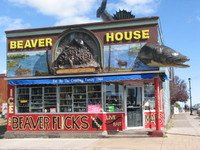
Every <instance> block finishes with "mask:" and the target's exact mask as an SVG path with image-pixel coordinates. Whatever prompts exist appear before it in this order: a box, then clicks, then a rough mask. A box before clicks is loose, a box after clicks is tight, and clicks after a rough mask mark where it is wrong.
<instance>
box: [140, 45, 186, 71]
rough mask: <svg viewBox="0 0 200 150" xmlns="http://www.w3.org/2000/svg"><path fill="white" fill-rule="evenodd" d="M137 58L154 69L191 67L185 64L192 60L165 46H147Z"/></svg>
mask: <svg viewBox="0 0 200 150" xmlns="http://www.w3.org/2000/svg"><path fill="white" fill-rule="evenodd" d="M137 57H138V59H139V60H140V61H141V62H142V63H144V64H146V65H148V66H153V67H177V68H187V67H190V66H189V65H187V64H184V63H185V62H187V61H189V60H190V59H189V58H188V57H186V56H184V55H182V54H181V53H179V52H177V51H175V50H173V49H171V48H169V47H167V46H165V45H159V44H145V45H144V46H143V47H142V48H141V50H140V52H139V53H138V56H137Z"/></svg>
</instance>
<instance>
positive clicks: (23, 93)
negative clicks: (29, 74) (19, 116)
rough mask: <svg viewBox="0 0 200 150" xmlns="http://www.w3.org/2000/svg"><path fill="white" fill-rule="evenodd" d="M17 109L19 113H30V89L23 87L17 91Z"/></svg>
mask: <svg viewBox="0 0 200 150" xmlns="http://www.w3.org/2000/svg"><path fill="white" fill-rule="evenodd" d="M17 95H18V96H17V107H18V112H19V113H28V112H29V88H26V87H21V88H18V89H17Z"/></svg>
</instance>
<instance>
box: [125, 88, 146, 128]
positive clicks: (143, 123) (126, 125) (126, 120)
mask: <svg viewBox="0 0 200 150" xmlns="http://www.w3.org/2000/svg"><path fill="white" fill-rule="evenodd" d="M135 87H141V88H142V126H138V127H128V117H127V92H128V89H131V88H135ZM124 95H125V100H124V106H125V107H124V108H125V128H126V129H127V130H129V129H141V128H144V126H145V122H144V121H145V118H144V117H145V116H144V107H143V101H144V85H128V86H126V88H125V91H124Z"/></svg>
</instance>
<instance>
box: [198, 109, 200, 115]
mask: <svg viewBox="0 0 200 150" xmlns="http://www.w3.org/2000/svg"><path fill="white" fill-rule="evenodd" d="M197 114H198V115H199V116H200V108H198V109H197Z"/></svg>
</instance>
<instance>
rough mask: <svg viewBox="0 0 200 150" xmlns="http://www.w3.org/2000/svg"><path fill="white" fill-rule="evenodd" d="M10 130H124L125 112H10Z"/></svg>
mask: <svg viewBox="0 0 200 150" xmlns="http://www.w3.org/2000/svg"><path fill="white" fill-rule="evenodd" d="M7 130H8V131H105V130H115V131H116V130H124V113H112V114H111V113H109V114H28V115H27V114H18V115H16V114H9V117H8V124H7Z"/></svg>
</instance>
